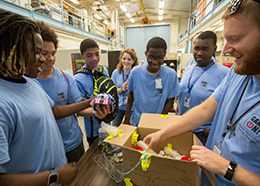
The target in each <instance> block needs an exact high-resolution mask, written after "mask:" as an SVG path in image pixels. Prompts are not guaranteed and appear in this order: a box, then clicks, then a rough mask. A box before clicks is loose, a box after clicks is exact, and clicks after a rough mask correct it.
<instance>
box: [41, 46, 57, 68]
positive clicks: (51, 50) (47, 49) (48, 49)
mask: <svg viewBox="0 0 260 186" xmlns="http://www.w3.org/2000/svg"><path fill="white" fill-rule="evenodd" d="M42 55H43V57H44V58H45V60H46V61H45V62H44V64H43V71H51V70H52V69H53V66H54V64H55V60H56V56H55V55H56V49H55V46H54V44H53V42H51V41H43V49H42Z"/></svg>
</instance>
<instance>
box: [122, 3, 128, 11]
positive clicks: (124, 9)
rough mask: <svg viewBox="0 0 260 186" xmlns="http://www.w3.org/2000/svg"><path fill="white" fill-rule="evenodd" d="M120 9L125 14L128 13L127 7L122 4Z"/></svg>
mask: <svg viewBox="0 0 260 186" xmlns="http://www.w3.org/2000/svg"><path fill="white" fill-rule="evenodd" d="M120 8H121V9H122V10H123V12H127V9H126V7H125V5H123V4H121V5H120Z"/></svg>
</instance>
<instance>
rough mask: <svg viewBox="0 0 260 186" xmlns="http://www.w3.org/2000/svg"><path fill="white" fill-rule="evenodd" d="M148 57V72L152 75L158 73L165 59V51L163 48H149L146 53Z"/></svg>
mask: <svg viewBox="0 0 260 186" xmlns="http://www.w3.org/2000/svg"><path fill="white" fill-rule="evenodd" d="M145 54H146V57H147V63H148V65H147V70H148V71H149V72H151V73H155V72H157V71H158V70H159V69H160V67H161V65H162V63H163V61H164V57H165V51H164V49H163V48H149V50H148V51H147V52H145Z"/></svg>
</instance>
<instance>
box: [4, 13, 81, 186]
mask: <svg viewBox="0 0 260 186" xmlns="http://www.w3.org/2000/svg"><path fill="white" fill-rule="evenodd" d="M42 44H43V42H42V38H41V36H40V34H39V29H38V27H37V25H36V24H35V23H34V22H32V21H30V20H29V19H27V18H25V17H23V16H21V15H18V14H14V13H11V12H9V11H5V10H2V9H0V56H1V58H0V87H1V91H0V97H1V99H0V185H1V186H2V185H8V186H10V185H19V186H21V185H26V186H33V185H37V186H38V185H43V186H44V185H49V184H55V183H59V184H65V185H67V184H70V183H71V181H72V180H73V179H74V177H75V175H76V172H77V168H76V166H75V163H70V164H66V163H67V160H66V156H65V151H64V146H63V142H62V138H61V134H60V132H59V129H58V127H57V124H56V121H55V118H54V116H53V113H52V110H51V106H50V105H53V101H52V100H51V99H50V98H49V97H48V96H47V95H46V93H45V92H44V90H43V89H42V88H41V87H40V85H39V84H38V83H37V82H36V81H35V80H33V79H31V78H27V77H25V76H24V75H25V74H27V73H28V75H29V76H30V77H33V76H34V77H36V76H37V74H38V73H39V72H40V71H41V68H42V67H41V65H42V63H43V62H44V60H45V59H44V58H43V56H42V55H41V50H42Z"/></svg>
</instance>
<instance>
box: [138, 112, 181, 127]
mask: <svg viewBox="0 0 260 186" xmlns="http://www.w3.org/2000/svg"><path fill="white" fill-rule="evenodd" d="M181 117H182V116H179V115H178V116H176V115H171V114H170V115H168V118H162V117H161V114H148V113H143V114H142V116H141V119H140V121H139V124H138V127H142V128H152V129H158V130H159V129H162V128H164V127H166V126H167V125H169V124H171V123H173V122H175V121H177V120H178V119H180V118H181Z"/></svg>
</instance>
